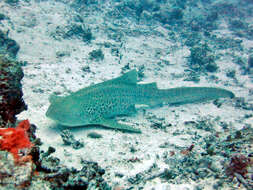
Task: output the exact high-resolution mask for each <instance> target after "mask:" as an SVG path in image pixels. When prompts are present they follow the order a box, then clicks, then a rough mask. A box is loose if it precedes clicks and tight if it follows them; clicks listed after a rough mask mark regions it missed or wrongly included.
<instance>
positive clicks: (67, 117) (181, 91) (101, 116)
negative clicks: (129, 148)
mask: <svg viewBox="0 0 253 190" xmlns="http://www.w3.org/2000/svg"><path fill="white" fill-rule="evenodd" d="M227 97H230V98H233V97H234V94H233V93H232V92H231V91H228V90H225V89H222V88H215V87H178V88H170V89H158V88H157V85H156V83H148V84H138V83H137V71H136V70H131V71H129V72H127V73H125V74H124V75H122V76H119V77H117V78H114V79H111V80H108V81H105V82H102V83H98V84H95V85H92V86H89V87H86V88H83V89H80V90H78V91H76V92H73V93H71V94H70V95H68V96H65V97H61V96H55V95H51V96H50V98H49V101H50V103H51V104H50V106H49V108H48V110H47V112H46V116H47V117H48V118H51V119H52V120H54V121H56V122H57V123H59V124H60V125H64V126H68V127H77V126H87V125H100V126H104V127H107V128H112V129H118V130H123V131H128V132H135V133H140V132H141V130H140V129H136V128H133V127H131V126H129V125H126V124H122V123H118V122H117V121H116V119H115V117H116V116H120V115H126V116H128V115H132V114H135V113H136V108H135V105H136V104H144V105H148V106H151V107H154V106H155V105H161V104H163V103H167V104H180V105H181V104H187V103H193V102H202V101H207V100H213V99H218V98H227Z"/></svg>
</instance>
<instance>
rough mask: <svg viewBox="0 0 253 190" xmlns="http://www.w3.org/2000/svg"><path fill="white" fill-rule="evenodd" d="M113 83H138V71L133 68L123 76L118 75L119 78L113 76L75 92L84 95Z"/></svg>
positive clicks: (77, 94)
mask: <svg viewBox="0 0 253 190" xmlns="http://www.w3.org/2000/svg"><path fill="white" fill-rule="evenodd" d="M111 84H129V85H137V71H136V70H135V69H133V70H131V71H128V72H127V73H125V74H123V75H122V76H119V77H117V78H113V79H111V80H107V81H104V82H101V83H98V84H95V85H92V86H89V87H86V88H83V89H81V90H78V91H77V92H75V95H76V96H82V95H83V94H84V93H87V92H88V91H91V90H93V89H96V88H99V87H101V86H103V87H105V86H106V85H111Z"/></svg>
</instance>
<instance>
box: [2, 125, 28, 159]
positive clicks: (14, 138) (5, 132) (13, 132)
mask: <svg viewBox="0 0 253 190" xmlns="http://www.w3.org/2000/svg"><path fill="white" fill-rule="evenodd" d="M29 129H30V123H29V121H28V120H24V121H22V122H20V123H19V125H18V126H17V127H16V128H0V149H1V150H6V151H8V152H11V153H12V154H13V157H14V159H15V161H18V160H19V159H20V156H19V150H21V149H25V148H31V147H32V143H31V142H30V140H29V138H28V135H27V130H29Z"/></svg>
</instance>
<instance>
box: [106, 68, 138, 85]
mask: <svg viewBox="0 0 253 190" xmlns="http://www.w3.org/2000/svg"><path fill="white" fill-rule="evenodd" d="M111 82H113V83H116V82H117V83H124V84H136V83H137V71H136V70H135V69H133V70H131V71H128V72H127V73H125V74H123V75H122V76H120V77H118V78H115V79H112V80H111Z"/></svg>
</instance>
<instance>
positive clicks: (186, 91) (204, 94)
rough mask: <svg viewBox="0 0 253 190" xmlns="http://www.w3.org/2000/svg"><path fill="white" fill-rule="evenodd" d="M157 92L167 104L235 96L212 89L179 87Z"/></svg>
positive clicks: (219, 89)
mask: <svg viewBox="0 0 253 190" xmlns="http://www.w3.org/2000/svg"><path fill="white" fill-rule="evenodd" d="M158 92H159V93H158V94H159V95H160V97H162V101H163V102H166V103H169V104H187V103H193V102H202V101H207V100H214V99H218V98H233V97H234V96H235V95H234V94H233V92H231V91H228V90H225V89H222V88H213V87H181V88H171V89H167V90H158Z"/></svg>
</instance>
